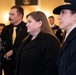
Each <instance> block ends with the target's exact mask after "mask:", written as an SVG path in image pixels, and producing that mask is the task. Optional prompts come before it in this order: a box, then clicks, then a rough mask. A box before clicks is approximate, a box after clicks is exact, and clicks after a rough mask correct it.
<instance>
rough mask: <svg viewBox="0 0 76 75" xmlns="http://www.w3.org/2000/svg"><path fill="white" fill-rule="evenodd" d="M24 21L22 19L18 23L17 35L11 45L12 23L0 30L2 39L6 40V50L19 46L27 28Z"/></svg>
mask: <svg viewBox="0 0 76 75" xmlns="http://www.w3.org/2000/svg"><path fill="white" fill-rule="evenodd" d="M25 25H26V23H24V22H23V21H22V22H21V23H20V24H19V25H18V27H17V35H16V40H15V43H14V45H13V43H12V33H13V25H12V24H10V25H8V26H5V27H4V29H3V32H2V40H3V41H5V42H6V52H7V51H9V50H11V49H13V48H19V46H20V44H21V42H22V40H23V39H24V38H25V37H26V36H27V34H28V33H27V28H26V26H25Z"/></svg>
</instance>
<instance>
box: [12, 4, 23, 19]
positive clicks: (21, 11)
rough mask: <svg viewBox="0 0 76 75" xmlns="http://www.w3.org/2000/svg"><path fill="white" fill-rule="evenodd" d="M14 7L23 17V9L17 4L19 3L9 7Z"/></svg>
mask: <svg viewBox="0 0 76 75" xmlns="http://www.w3.org/2000/svg"><path fill="white" fill-rule="evenodd" d="M14 8H16V9H17V12H18V13H20V14H22V18H23V16H24V9H23V8H22V7H21V6H19V5H17V6H13V7H11V9H14Z"/></svg>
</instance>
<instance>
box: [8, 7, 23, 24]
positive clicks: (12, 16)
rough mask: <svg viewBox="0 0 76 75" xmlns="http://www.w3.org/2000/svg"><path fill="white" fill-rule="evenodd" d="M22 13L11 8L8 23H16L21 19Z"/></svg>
mask: <svg viewBox="0 0 76 75" xmlns="http://www.w3.org/2000/svg"><path fill="white" fill-rule="evenodd" d="M21 19H22V15H21V14H19V13H18V12H17V9H16V8H14V9H11V10H10V12H9V21H10V23H12V24H14V25H16V24H17V23H18V22H19V21H21Z"/></svg>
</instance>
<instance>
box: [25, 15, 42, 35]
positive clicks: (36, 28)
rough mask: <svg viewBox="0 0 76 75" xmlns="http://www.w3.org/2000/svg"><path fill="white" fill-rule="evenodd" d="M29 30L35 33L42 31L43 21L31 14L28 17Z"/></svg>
mask: <svg viewBox="0 0 76 75" xmlns="http://www.w3.org/2000/svg"><path fill="white" fill-rule="evenodd" d="M26 26H27V32H28V33H30V34H32V35H34V34H37V33H38V32H40V27H41V23H40V22H39V21H38V22H37V21H36V20H34V19H33V18H32V17H31V16H28V18H27V25H26Z"/></svg>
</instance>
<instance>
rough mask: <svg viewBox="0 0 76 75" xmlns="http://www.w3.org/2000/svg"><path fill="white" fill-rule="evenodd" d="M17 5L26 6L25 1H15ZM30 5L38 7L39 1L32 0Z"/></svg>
mask: <svg viewBox="0 0 76 75" xmlns="http://www.w3.org/2000/svg"><path fill="white" fill-rule="evenodd" d="M15 5H25V4H24V3H23V0H15ZM29 5H38V0H30V4H29Z"/></svg>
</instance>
